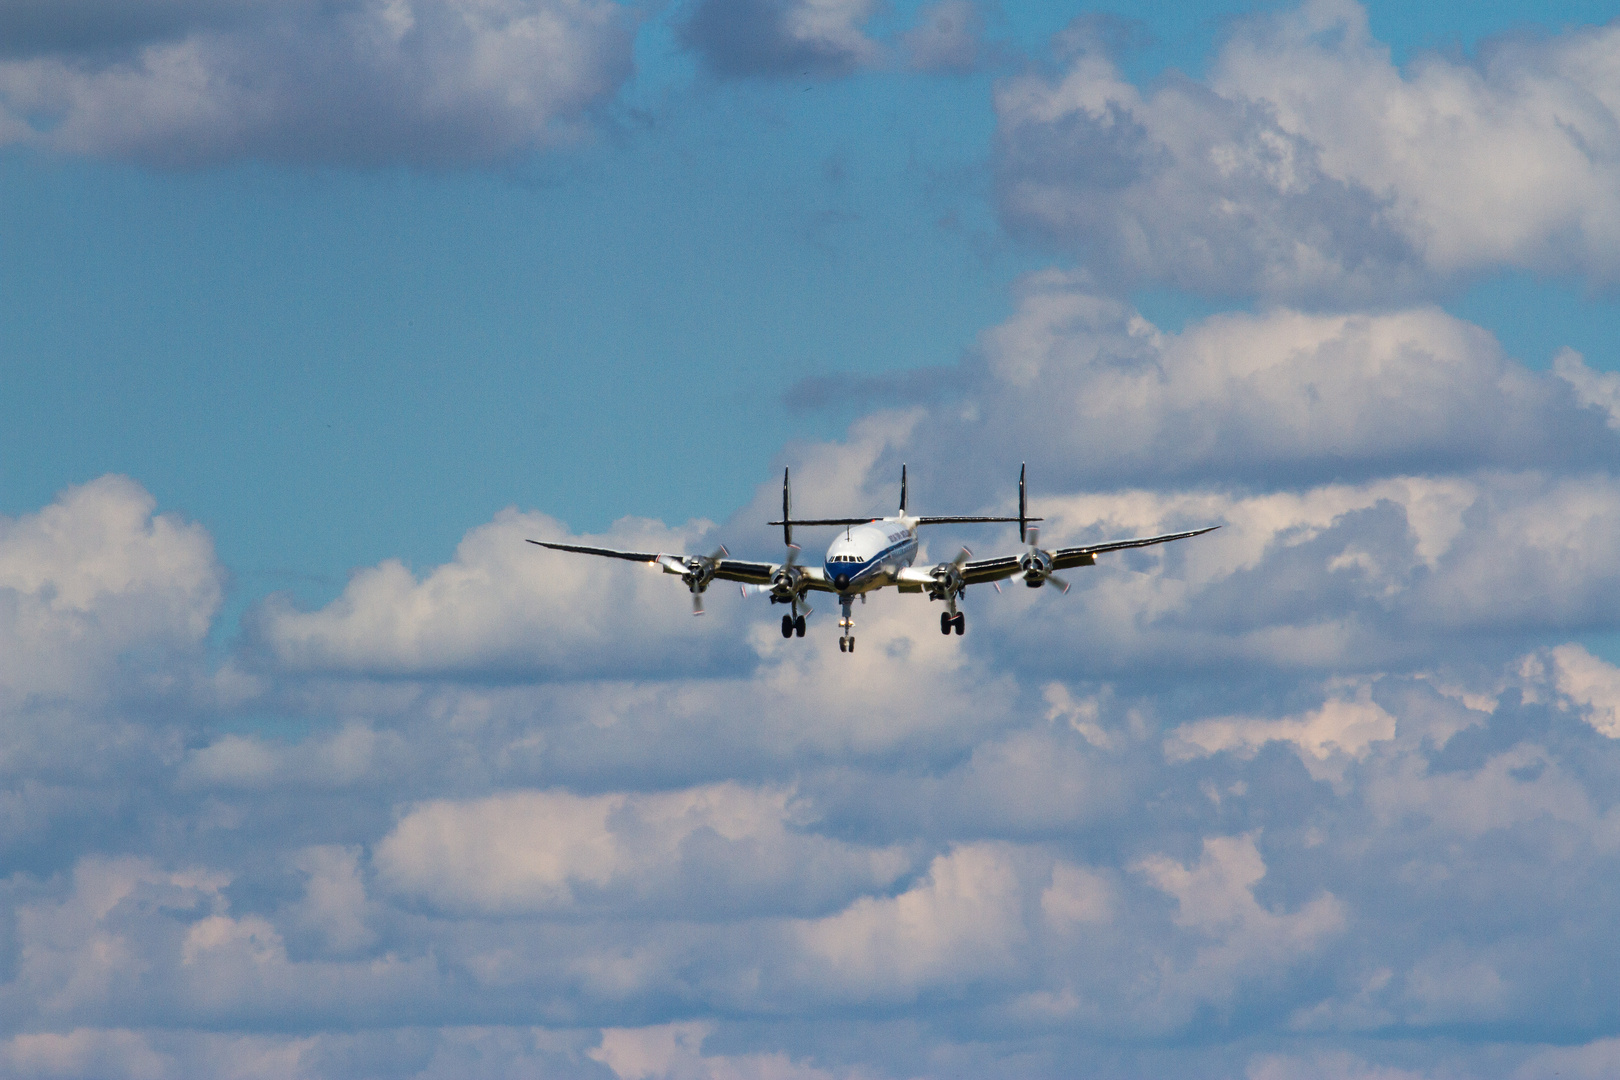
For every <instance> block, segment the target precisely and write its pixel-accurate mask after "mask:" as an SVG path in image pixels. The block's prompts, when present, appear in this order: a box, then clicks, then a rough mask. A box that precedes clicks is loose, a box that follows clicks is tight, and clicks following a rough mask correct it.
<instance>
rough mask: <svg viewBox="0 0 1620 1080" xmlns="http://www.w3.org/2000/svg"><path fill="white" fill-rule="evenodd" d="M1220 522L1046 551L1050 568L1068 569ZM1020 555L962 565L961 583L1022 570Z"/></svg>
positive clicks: (1204, 530)
mask: <svg viewBox="0 0 1620 1080" xmlns="http://www.w3.org/2000/svg"><path fill="white" fill-rule="evenodd" d="M1218 528H1220V526H1219V525H1210V526H1207V527H1205V528H1202V529H1191V530H1188V531H1187V532H1178V533H1165V534H1164V535H1162V536H1142V537H1137V538H1136V539H1133V540H1113V541H1110V542H1109V543H1106V544H1087V545H1085V546H1084V547H1069V548H1058V549H1057V550H1056V551H1052V552H1049V553H1048V554H1050V556H1051V559H1052V565H1051V569H1053V570H1067V569H1069V568H1070V567H1072V566H1091V565H1093V564H1095V563H1096V561H1097V556H1098V555H1101V554H1102V553H1103V552H1106V551H1123V550H1125V549H1126V548H1140V547H1152V546H1153V545H1154V544H1168V543H1169V542H1170V541H1172V540H1185V539H1187V538H1188V537H1189V536H1202V535H1203V534H1204V533H1207V532H1214V531H1215V530H1216V529H1218ZM1023 558H1024V557H1023V556H1019V555H1003V556H1001V557H1000V558H998V559H978V560H976V561H974V562H970V563H968V564H966V565H965V566H963V567H962V580H963V583H964V584H967V585H973V584H976V583H979V582H984V581H1000V580H1001V579H1002V578H1008V577H1012V576H1013V575H1014V574H1016V573H1018V571H1019V570H1021V569H1023V566H1024V564H1023Z"/></svg>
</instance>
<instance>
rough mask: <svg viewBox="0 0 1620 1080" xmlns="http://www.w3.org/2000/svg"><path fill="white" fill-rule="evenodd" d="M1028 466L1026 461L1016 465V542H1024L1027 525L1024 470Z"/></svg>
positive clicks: (1027, 509) (1027, 507)
mask: <svg viewBox="0 0 1620 1080" xmlns="http://www.w3.org/2000/svg"><path fill="white" fill-rule="evenodd" d="M1028 467H1029V466H1028V463H1020V464H1019V466H1018V542H1019V543H1020V544H1022V543H1023V542H1024V534H1025V532H1026V531H1027V530H1028V526H1029V501H1028V499H1027V497H1026V496H1025V494H1024V470H1025V469H1026V468H1028Z"/></svg>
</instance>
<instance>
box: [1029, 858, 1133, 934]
mask: <svg viewBox="0 0 1620 1080" xmlns="http://www.w3.org/2000/svg"><path fill="white" fill-rule="evenodd" d="M1114 904H1115V899H1114V887H1113V885H1112V884H1111V883H1110V882H1109V880H1108V878H1107V877H1106V876H1105V875H1103V874H1100V873H1098V872H1097V871H1095V870H1091V869H1088V868H1087V867H1084V866H1074V865H1072V864H1070V863H1065V862H1059V863H1056V864H1055V865H1054V866H1053V867H1052V884H1050V885H1048V886H1047V887H1046V889H1045V890H1044V891H1043V892H1042V893H1041V912H1042V913H1043V914H1044V915H1045V916H1046V919H1047V921H1048V922H1051V923H1052V924H1054V925H1055V926H1058V927H1060V928H1063V929H1072V928H1074V927H1075V926H1078V925H1084V924H1087V923H1106V922H1109V921H1110V920H1112V919H1113V917H1114Z"/></svg>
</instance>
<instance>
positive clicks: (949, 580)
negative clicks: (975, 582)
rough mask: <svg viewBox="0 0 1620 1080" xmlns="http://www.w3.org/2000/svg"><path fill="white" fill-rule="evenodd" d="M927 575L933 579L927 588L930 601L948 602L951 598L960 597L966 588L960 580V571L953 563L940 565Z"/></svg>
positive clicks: (964, 583)
mask: <svg viewBox="0 0 1620 1080" xmlns="http://www.w3.org/2000/svg"><path fill="white" fill-rule="evenodd" d="M929 573H930V574H931V575H932V576H933V579H934V580H933V583H932V584H930V585H929V586H928V598H929V599H930V600H949V599H950V598H951V597H953V596H960V595H961V594H962V590H963V589H965V588H966V587H967V584H966V582H964V581H963V580H962V569H961V567H959V566H957V565H956V564H955V563H940V564H939V565H938V566H936V567H934V568H933V569H932V570H930V571H929Z"/></svg>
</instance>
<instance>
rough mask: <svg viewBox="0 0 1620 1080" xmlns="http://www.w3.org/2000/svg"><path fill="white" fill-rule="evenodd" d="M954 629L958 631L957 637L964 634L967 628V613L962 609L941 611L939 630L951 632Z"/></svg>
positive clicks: (946, 632) (943, 632)
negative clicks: (961, 610)
mask: <svg viewBox="0 0 1620 1080" xmlns="http://www.w3.org/2000/svg"><path fill="white" fill-rule="evenodd" d="M952 630H955V631H956V636H957V637H961V636H962V634H963V633H964V632H966V630H967V615H966V614H964V613H963V612H960V611H956V612H950V611H942V612H940V613H939V632H940V633H942V634H949V633H950V632H951V631H952Z"/></svg>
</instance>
